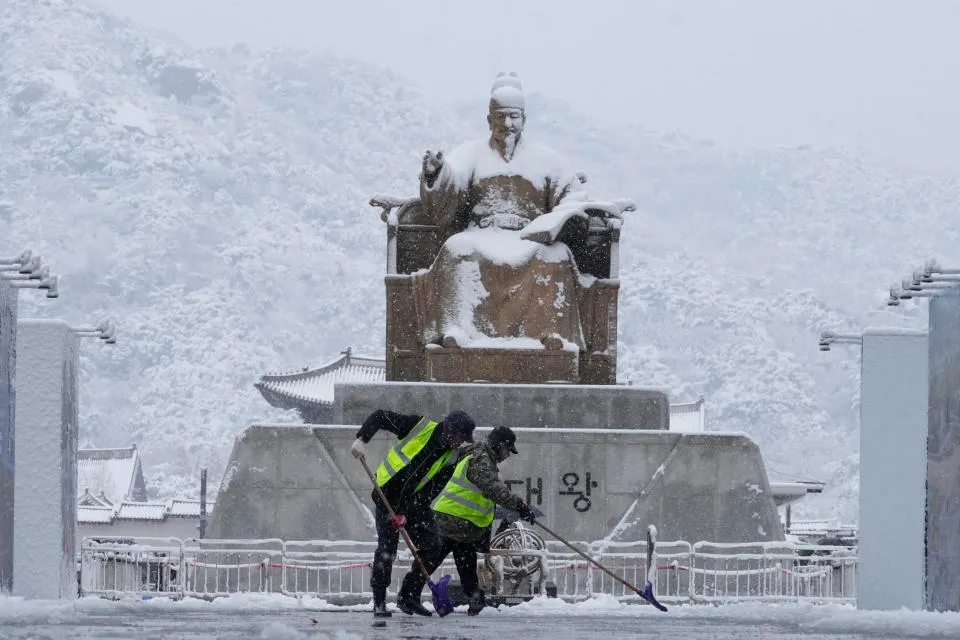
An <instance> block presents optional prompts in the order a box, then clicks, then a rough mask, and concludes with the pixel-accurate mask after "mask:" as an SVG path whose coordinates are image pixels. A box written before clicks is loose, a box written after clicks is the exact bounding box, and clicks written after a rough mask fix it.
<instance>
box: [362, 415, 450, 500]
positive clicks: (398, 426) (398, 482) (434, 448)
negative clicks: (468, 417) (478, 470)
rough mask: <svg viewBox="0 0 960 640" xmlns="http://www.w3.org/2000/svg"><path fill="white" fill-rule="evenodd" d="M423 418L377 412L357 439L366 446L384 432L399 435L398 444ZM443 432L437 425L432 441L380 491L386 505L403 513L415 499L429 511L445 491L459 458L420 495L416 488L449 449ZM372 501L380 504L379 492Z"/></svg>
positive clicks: (368, 418) (442, 471)
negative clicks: (430, 505)
mask: <svg viewBox="0 0 960 640" xmlns="http://www.w3.org/2000/svg"><path fill="white" fill-rule="evenodd" d="M422 418H423V416H418V415H405V414H401V413H396V412H394V411H386V410H384V409H377V410H376V411H374V412H373V413H371V414H370V415H369V416H368V417H367V419H366V420H364V422H363V425H362V426H361V427H360V430H359V431H357V436H356V437H358V438H360V439H361V440H363V441H364V442H370V439H371V438H373V436H374V435H375V434H376V433H377V431H380V430H381V429H382V430H385V431H389V432H390V433H392V434H394V435H396V436H397V439H398V440H402V439H403V438H405V437H407V435H408V434H409V433H410V432H411V431H412V430H413V428H414V427H415V426H417V423H418V422H420V420H421V419H422ZM444 431H445V430H444V428H443V424H439V425H437V428H436V429H435V430H434V432H433V434H432V435H431V436H430V439H429V440H427V443H426V444H425V445H424V446H423V449H421V450H420V452H419V453H417V455H415V456H414V457H413V459H412V460H410V463H409V464H408V465H406V466H405V467H403V468H402V469H401V470H400V471H399V472H397V474H396V475H395V476H393V477H392V478H390V480H388V481H387V483H386V484H384V485H383V486H382V487H381V489H383V493H384V495H385V496H386V498H387V501H388V502H389V503H390V506H391V507H393V510H394V511H395V512H397V513H404V512H405V511H406V510H407V509H408V508H409V506H410V504H411V503H412V501H413V500H414V499H416V500H417V501H423V502H424V504H425V505H426V506H427V508H429V503H430V502H431V501H433V499H434V498H435V497H437V496H438V495H439V494H440V492H441V491H442V490H443V487H444V486H445V485H446V484H447V481H448V480H449V479H450V476H451V475H452V474H453V469H454V467H455V465H456V459H457V458H456V456H451V460H450V462H451V463H452V464H447V465H445V466H444V468H443V469H442V470H441V471H440V472H438V473H437V474H436V475H435V476H434V477H433V478H431V479H430V481H429V482H427V484H426V485H424V487H423V488H422V489H420V491H417V490H416V489H417V485H419V484H420V481H421V480H422V479H423V478H424V476H426V475H427V471H429V470H430V467H432V466H433V463H435V462H436V461H437V460H439V459H440V457H441V456H442V455H443V454H444V453H446V452H447V451H448V450H449V447H448V446H447V445H446V443H445V434H444ZM373 500H374V502H375V503H379V502H380V498H379V496H378V495H377V492H376V490H374V491H373Z"/></svg>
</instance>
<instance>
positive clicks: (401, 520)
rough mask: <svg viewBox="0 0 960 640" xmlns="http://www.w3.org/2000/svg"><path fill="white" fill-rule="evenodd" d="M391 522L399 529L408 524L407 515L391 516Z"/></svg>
mask: <svg viewBox="0 0 960 640" xmlns="http://www.w3.org/2000/svg"><path fill="white" fill-rule="evenodd" d="M390 524H392V525H393V526H394V528H395V529H397V531H399V530H400V529H402V528H404V527H405V526H406V525H407V517H406V516H404V515H397V516H390Z"/></svg>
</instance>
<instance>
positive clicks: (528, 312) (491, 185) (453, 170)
mask: <svg viewBox="0 0 960 640" xmlns="http://www.w3.org/2000/svg"><path fill="white" fill-rule="evenodd" d="M420 198H421V202H422V204H423V207H424V209H425V213H426V217H427V219H428V220H429V221H430V222H432V223H434V224H437V225H439V226H440V227H441V229H451V228H452V229H457V230H459V232H458V233H455V234H453V235H451V236H450V237H449V238H448V239H447V241H446V242H445V243H444V245H443V247H442V248H441V249H440V252H439V254H438V255H437V257H436V260H435V261H434V262H433V264H432V265H431V267H430V268H429V269H426V270H422V271H419V272H417V273H415V274H413V276H412V280H413V295H414V300H415V305H416V309H417V320H418V322H419V326H420V327H422V328H423V332H424V333H423V339H424V342H425V343H426V344H429V343H436V342H439V341H440V340H442V339H443V338H444V337H446V336H452V337H454V338H455V339H456V340H457V342H458V343H459V344H460V345H461V346H483V347H496V346H503V347H507V348H527V347H529V348H542V346H541V343H540V340H541V339H542V338H544V337H547V336H556V337H559V338H561V339H562V340H563V344H564V348H566V349H570V350H580V349H583V347H584V340H583V333H582V330H581V324H580V312H579V305H578V300H579V298H580V294H581V291H582V289H583V288H584V287H586V286H589V285H590V282H591V281H592V278H590V277H581V274H580V273H579V271H578V269H577V266H576V263H575V261H574V258H573V255H572V254H571V252H570V249H569V248H568V247H567V246H566V245H565V244H563V243H562V242H553V241H552V237H551V236H554V237H555V234H551V233H540V234H537V235H536V236H535V237H537V238H538V239H539V241H534V240H530V239H525V238H524V237H523V235H524V231H523V229H525V228H526V227H527V226H528V225H529V224H530V223H531V222H532V221H534V220H536V219H537V218H540V217H541V216H543V215H545V214H548V213H551V212H553V215H551V216H550V217H549V218H544V219H543V220H541V222H545V221H547V220H551V219H552V218H557V217H558V215H559V216H560V218H561V219H564V218H563V216H564V215H567V214H573V215H580V216H583V215H585V214H584V213H583V210H582V204H583V203H585V202H586V194H585V193H584V192H583V191H582V190H581V187H580V182H579V180H578V179H577V178H576V175H575V174H574V173H573V172H571V171H568V170H566V169H565V167H564V166H563V162H562V161H561V159H560V157H559V156H558V155H557V154H556V153H554V152H553V151H552V150H550V149H548V148H546V147H542V146H538V145H535V144H532V143H530V142H528V141H526V140H524V139H521V141H520V143H519V144H518V146H517V149H516V152H515V153H514V156H513V158H512V159H511V160H510V162H506V161H504V160H503V159H502V158H501V156H500V155H499V154H498V153H497V152H496V151H495V150H494V149H492V148H491V147H490V145H489V142H488V141H487V140H479V141H476V142H470V143H467V144H464V145H462V146H460V147H458V148H457V149H454V150H453V151H452V152H451V153H450V154H449V155H447V156H446V157H445V159H444V164H443V168H442V170H441V172H440V174H439V176H438V177H437V178H436V180H435V181H434V183H433V184H427V182H426V181H425V180H424V179H423V177H422V176H421V185H420ZM538 226H543V225H534V227H533V228H535V227H538ZM533 228H531V229H533Z"/></svg>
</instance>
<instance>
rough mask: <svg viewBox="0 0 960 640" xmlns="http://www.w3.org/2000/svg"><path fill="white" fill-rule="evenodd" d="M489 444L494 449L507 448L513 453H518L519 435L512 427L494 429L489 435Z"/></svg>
mask: <svg viewBox="0 0 960 640" xmlns="http://www.w3.org/2000/svg"><path fill="white" fill-rule="evenodd" d="M487 444H489V445H490V446H491V447H492V448H494V449H496V448H497V447H501V446H505V447H506V448H507V450H509V451H510V452H511V453H519V451H517V434H515V433H514V432H513V429H511V428H510V427H494V428H493V431H491V432H490V433H489V435H487Z"/></svg>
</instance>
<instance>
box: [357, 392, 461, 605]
mask: <svg viewBox="0 0 960 640" xmlns="http://www.w3.org/2000/svg"><path fill="white" fill-rule="evenodd" d="M475 426H476V425H475V424H474V422H473V419H472V418H471V417H470V416H469V415H467V414H466V413H464V412H463V411H453V412H451V413H450V414H448V415H447V416H446V417H444V418H443V420H441V421H440V422H434V421H432V420H430V418H428V417H426V416H421V415H406V414H401V413H397V412H394V411H387V410H384V409H378V410H376V411H374V412H373V413H371V414H370V415H369V416H368V417H367V419H366V420H364V422H363V425H362V426H361V427H360V430H359V431H357V437H356V440H355V441H354V442H353V444H352V445H351V447H350V452H351V453H352V454H353V456H354V457H356V458H359V457H361V456H362V457H364V458H366V455H367V449H366V445H367V443H369V442H370V439H371V438H373V436H374V435H375V434H376V433H377V432H378V431H380V430H385V431H389V432H391V433H393V434H394V435H396V436H397V438H398V441H397V443H396V444H394V445H393V446H392V447H390V450H389V451H388V452H387V455H386V456H385V457H384V459H383V461H382V462H380V465H379V466H378V467H377V470H376V481H377V484H378V485H379V486H380V489H381V490H382V491H383V494H384V497H385V498H386V499H387V501H388V502H389V503H390V506H391V507H393V510H394V512H395V513H396V514H397V515H396V516H395V518H391V517H390V514H389V513H388V511H387V508H386V506H385V505H384V504H383V502H382V501H381V500H380V496H379V495H378V493H377V492H376V490H374V492H373V503H374V507H375V510H374V519H375V522H376V527H377V550H376V552H375V553H374V556H373V567H372V569H371V571H370V587H371V589H372V590H373V615H374V616H376V617H389V616H390V611H388V610H387V587H388V586H390V575H391V572H392V571H393V561H394V558H396V556H397V543H398V539H399V528H400V527H405V528H406V530H407V533H409V534H410V538H411V539H412V540H413V543H414V544H415V545H416V546H417V548H418V550H419V551H420V552H421V553H430V554H436V552H437V551H436V548H438V547H439V546H440V538H439V534H438V531H437V526H436V521H435V519H434V515H433V511H432V510H431V509H430V503H431V502H432V501H433V499H434V498H435V497H436V496H437V495H438V494H439V493H440V491H441V490H442V489H443V487H444V486H445V485H446V482H447V480H448V479H449V478H450V476H451V474H452V473H453V468H454V464H455V461H456V458H455V457H454V452H455V451H456V450H457V449H458V448H459V447H460V445H462V444H463V443H464V442H471V443H472V442H473V430H474V428H475ZM397 606H398V607H399V608H400V610H401V611H403V612H404V613H410V614H412V613H418V614H420V615H430V612H429V611H428V610H427V609H425V608H424V607H423V605H422V604H420V599H419V598H417V599H416V600H415V601H412V600H411V601H409V602H404V601H403V600H401V599H398V601H397Z"/></svg>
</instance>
